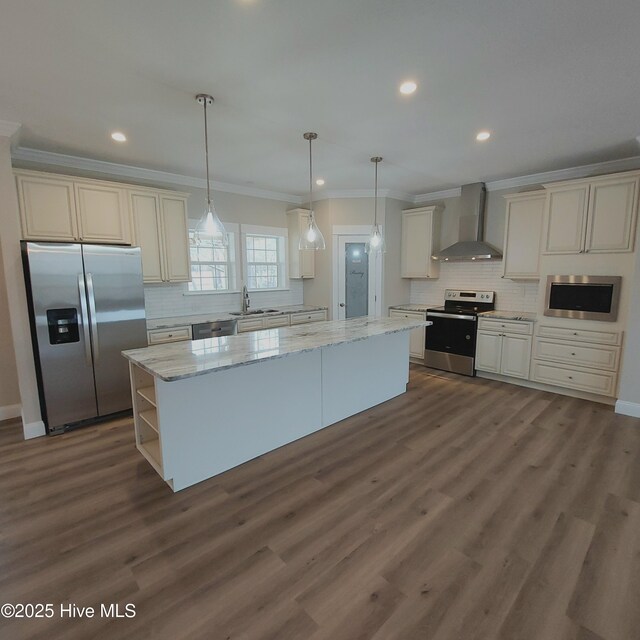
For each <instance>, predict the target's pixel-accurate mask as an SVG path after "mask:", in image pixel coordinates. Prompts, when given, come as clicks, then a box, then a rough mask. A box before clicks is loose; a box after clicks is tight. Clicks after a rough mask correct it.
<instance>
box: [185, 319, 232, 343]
mask: <svg viewBox="0 0 640 640" xmlns="http://www.w3.org/2000/svg"><path fill="white" fill-rule="evenodd" d="M236 333H238V321H237V320H220V321H218V322H201V323H199V324H192V325H191V338H192V339H193V340H204V339H205V338H217V337H218V336H233V335H235V334H236Z"/></svg>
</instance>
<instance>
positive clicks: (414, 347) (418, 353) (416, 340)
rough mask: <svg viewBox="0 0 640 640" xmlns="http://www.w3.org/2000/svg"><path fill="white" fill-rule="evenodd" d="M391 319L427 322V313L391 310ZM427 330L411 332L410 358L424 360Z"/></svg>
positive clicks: (421, 328) (421, 329)
mask: <svg viewBox="0 0 640 640" xmlns="http://www.w3.org/2000/svg"><path fill="white" fill-rule="evenodd" d="M389 317H390V318H408V319H409V320H416V319H417V320H426V313H424V312H422V311H403V310H402V309H389ZM424 340H425V328H424V327H418V328H417V329H412V330H411V331H410V332H409V357H411V358H414V359H415V360H420V361H423V360H424Z"/></svg>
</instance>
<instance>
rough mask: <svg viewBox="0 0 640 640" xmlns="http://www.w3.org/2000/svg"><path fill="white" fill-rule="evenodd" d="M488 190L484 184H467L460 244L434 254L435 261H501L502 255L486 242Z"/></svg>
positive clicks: (463, 188)
mask: <svg viewBox="0 0 640 640" xmlns="http://www.w3.org/2000/svg"><path fill="white" fill-rule="evenodd" d="M486 197H487V189H486V187H485V186H484V182H476V183H474V184H465V185H464V186H463V187H462V193H461V195H460V200H461V206H462V211H461V213H460V226H459V234H458V238H459V240H458V242H456V243H455V244H452V245H450V246H449V247H447V248H446V249H443V250H442V251H438V253H436V254H434V255H433V256H432V257H433V259H434V260H440V261H443V262H449V261H450V262H456V261H457V262H462V261H467V260H468V261H471V260H500V259H501V258H502V254H501V253H500V251H498V250H497V249H496V248H495V247H492V246H491V245H490V244H488V243H487V242H485V241H484V213H485V201H486Z"/></svg>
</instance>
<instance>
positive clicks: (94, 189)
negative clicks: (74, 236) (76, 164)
mask: <svg viewBox="0 0 640 640" xmlns="http://www.w3.org/2000/svg"><path fill="white" fill-rule="evenodd" d="M74 187H75V194H76V208H77V212H78V225H79V230H80V240H82V241H83V242H110V243H113V244H130V243H131V237H130V236H131V234H130V227H129V215H128V211H127V200H126V195H125V192H124V189H122V188H120V187H115V186H110V185H101V184H95V183H93V184H91V183H84V182H80V183H78V182H76V183H74Z"/></svg>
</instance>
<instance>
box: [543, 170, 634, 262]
mask: <svg viewBox="0 0 640 640" xmlns="http://www.w3.org/2000/svg"><path fill="white" fill-rule="evenodd" d="M639 180H640V173H638V172H637V171H636V172H633V173H631V172H630V173H622V174H616V175H612V176H606V177H602V178H592V179H589V180H573V181H571V182H568V183H567V182H565V183H560V184H551V185H545V188H546V189H547V202H546V212H545V230H544V253H547V254H553V253H619V252H628V251H633V236H634V232H635V224H636V218H637V213H638V182H639Z"/></svg>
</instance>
